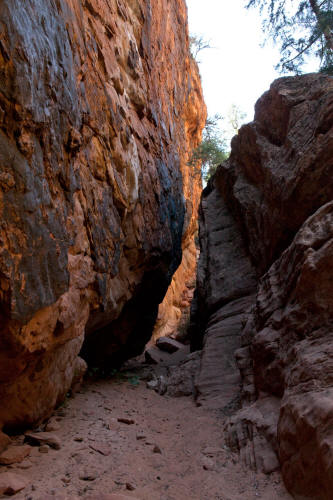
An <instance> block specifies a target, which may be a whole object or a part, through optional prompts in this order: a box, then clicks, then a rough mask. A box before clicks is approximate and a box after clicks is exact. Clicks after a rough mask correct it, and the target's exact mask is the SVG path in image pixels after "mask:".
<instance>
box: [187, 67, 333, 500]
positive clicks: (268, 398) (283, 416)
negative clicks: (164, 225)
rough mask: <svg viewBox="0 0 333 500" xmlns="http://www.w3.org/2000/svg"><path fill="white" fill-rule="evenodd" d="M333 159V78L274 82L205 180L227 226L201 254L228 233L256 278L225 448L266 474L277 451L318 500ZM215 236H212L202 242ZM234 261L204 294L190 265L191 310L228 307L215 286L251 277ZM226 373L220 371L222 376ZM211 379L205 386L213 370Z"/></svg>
mask: <svg viewBox="0 0 333 500" xmlns="http://www.w3.org/2000/svg"><path fill="white" fill-rule="evenodd" d="M332 158H333V80H332V78H330V77H327V76H325V75H317V74H310V75H304V76H302V77H287V78H281V79H278V80H276V81H275V82H274V83H273V84H272V85H271V88H270V90H269V91H268V92H266V93H265V94H264V95H263V96H262V97H261V98H260V99H259V101H258V102H257V104H256V112H255V119H254V121H253V122H252V123H250V124H248V125H245V126H243V127H242V128H241V129H240V131H239V134H238V136H236V137H235V138H234V139H233V141H232V151H231V155H230V158H229V160H228V161H227V162H225V163H224V164H223V165H222V166H221V167H220V168H219V169H218V172H217V174H216V176H215V178H214V180H213V181H212V182H211V186H212V189H213V193H214V196H217V197H218V196H220V197H221V199H222V200H223V203H225V205H226V206H227V207H228V210H229V211H230V213H231V214H232V217H233V219H234V220H235V221H236V226H234V229H233V231H232V233H233V234H232V237H228V236H225V237H223V235H221V239H220V241H216V242H215V244H209V245H208V247H207V249H205V248H203V251H204V255H203V256H202V257H200V259H205V258H206V259H207V256H209V252H210V254H212V253H213V252H214V255H218V252H219V250H220V252H221V253H223V254H224V255H229V254H230V252H231V251H232V246H233V241H234V240H235V238H236V236H235V234H234V232H236V234H237V235H238V237H239V236H241V238H242V241H243V248H244V249H245V254H246V255H247V257H248V258H249V259H250V262H251V263H252V266H253V268H254V270H255V274H256V275H257V287H256V288H257V291H256V294H255V296H254V303H253V306H252V308H251V307H250V309H247V310H246V308H245V307H244V309H243V324H242V325H240V328H239V331H238V334H239V335H241V341H240V343H241V347H240V348H239V349H237V350H236V351H235V352H234V356H235V359H236V362H237V364H238V367H239V370H240V374H241V379H242V392H241V403H242V408H241V410H240V411H239V412H238V413H236V414H234V415H233V416H232V417H231V419H230V421H229V426H228V429H227V433H228V438H227V441H228V444H229V445H230V446H231V447H233V448H236V449H238V450H239V452H240V454H241V457H242V459H243V460H244V462H245V463H247V464H248V465H249V466H251V467H252V468H254V469H262V470H264V471H265V472H270V471H273V470H275V468H276V458H275V456H274V453H275V455H276V457H277V458H278V459H279V461H280V464H281V468H282V474H283V478H284V480H285V483H286V485H287V487H288V489H289V491H290V492H291V493H292V494H293V495H295V496H296V497H297V498H318V499H321V500H328V499H329V498H331V497H332V488H333V484H332V478H333V441H332V424H333V409H332V408H333V407H332V391H333V379H332V362H333V361H332V360H333V350H332V326H333V302H332V297H333V260H332V259H333V218H332V217H333V212H332V210H333V201H332V200H333V181H332V179H333V160H332ZM204 203H206V201H205V194H204V197H203V202H202V206H204ZM201 210H202V209H201ZM222 220H223V219H222V217H220V222H221V223H222ZM216 224H217V223H216ZM206 227H207V226H206V225H205V226H204V228H205V229H204V230H206ZM213 238H214V233H213V232H211V233H210V234H209V235H208V237H206V240H209V239H211V240H212V239H213ZM215 239H216V240H217V239H218V238H217V236H215ZM228 244H229V246H228ZM213 247H214V248H213ZM215 247H217V248H215ZM235 253H237V252H235ZM205 256H206V257H205ZM208 260H209V259H208ZM238 260H239V263H238V265H237V259H236V260H235V263H234V264H233V265H232V266H231V265H230V264H229V262H228V261H226V264H225V265H224V267H223V268H222V269H221V275H223V276H224V279H223V281H222V282H221V284H220V285H219V286H217V287H214V288H212V287H211V288H209V287H210V285H209V282H208V285H207V286H205V285H204V286H202V283H203V284H205V277H207V276H209V274H207V271H205V274H204V275H203V276H200V269H201V268H200V267H199V275H198V285H199V286H198V289H197V297H198V303H197V305H196V308H197V310H201V311H204V310H205V305H207V304H209V303H210V301H212V300H213V301H214V302H215V303H218V301H219V300H221V302H220V304H221V306H222V307H225V304H224V300H225V285H224V283H226V282H228V281H229V282H232V280H233V281H234V280H236V279H238V280H240V279H241V278H240V276H243V279H244V278H245V276H246V275H247V276H248V273H245V274H244V273H242V271H241V270H242V268H243V262H244V257H242V258H239V259H238ZM237 270H239V272H238V273H237ZM214 279H216V278H214ZM218 290H220V291H219V292H218ZM202 297H204V301H203V300H202ZM219 297H220V299H219ZM212 298H213V299H212ZM200 308H201V309H200ZM220 310H223V309H221V307H220V306H219V307H218V311H217V312H216V311H214V310H213V311H212V312H211V313H210V314H209V315H208V318H207V317H206V318H205V321H204V323H203V324H202V327H201V330H200V331H198V330H197V331H194V333H195V334H196V336H194V340H195V342H196V343H199V342H200V338H201V342H202V337H203V334H204V339H203V345H204V354H203V358H202V360H203V359H204V355H205V343H206V342H207V341H208V342H209V334H208V333H209V325H210V323H211V322H212V321H214V317H216V315H220V312H219V311H220ZM218 329H219V331H220V332H219V333H218V335H220V336H221V335H222V334H223V330H222V329H221V328H218ZM216 345H217V344H216ZM212 352H214V358H215V361H214V366H215V365H217V364H218V361H217V360H218V359H220V365H222V364H223V363H225V361H224V359H225V352H226V351H225V346H224V345H223V344H222V343H221V345H220V350H219V354H218V353H217V352H216V350H215V351H214V350H213V351H212ZM233 362H234V359H231V356H230V358H229V363H230V364H232V363H233ZM208 367H209V365H208ZM202 369H203V366H202V368H201V370H202ZM226 375H228V373H227V372H226ZM223 376H224V374H223V373H219V379H221V378H222V379H223ZM211 378H212V379H213V382H212V383H211V384H210V387H214V386H216V381H215V380H214V378H213V372H212V377H211ZM208 382H209V381H207V387H208V388H207V389H205V391H206V394H207V395H208V396H209V383H208ZM219 385H220V386H221V389H220V393H221V395H222V396H223V388H222V384H221V383H220V384H219ZM221 402H222V403H223V404H224V402H225V400H224V399H223V397H221ZM223 404H221V406H222V407H223Z"/></svg>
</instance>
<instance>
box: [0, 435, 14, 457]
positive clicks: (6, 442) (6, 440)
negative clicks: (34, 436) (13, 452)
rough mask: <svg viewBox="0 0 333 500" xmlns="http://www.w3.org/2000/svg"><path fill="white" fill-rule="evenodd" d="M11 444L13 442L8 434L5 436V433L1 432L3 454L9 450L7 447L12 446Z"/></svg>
mask: <svg viewBox="0 0 333 500" xmlns="http://www.w3.org/2000/svg"><path fill="white" fill-rule="evenodd" d="M11 442H12V440H11V439H10V437H9V436H7V434H5V433H4V432H1V431H0V453H2V452H3V451H4V450H5V449H6V448H7V446H9V445H10V443H11Z"/></svg>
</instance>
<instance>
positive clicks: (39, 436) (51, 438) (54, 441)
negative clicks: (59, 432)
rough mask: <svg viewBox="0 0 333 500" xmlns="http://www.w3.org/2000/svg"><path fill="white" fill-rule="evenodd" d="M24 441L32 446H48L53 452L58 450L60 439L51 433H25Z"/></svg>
mask: <svg viewBox="0 0 333 500" xmlns="http://www.w3.org/2000/svg"><path fill="white" fill-rule="evenodd" d="M25 440H26V441H27V442H28V443H31V444H32V445H38V444H48V445H49V446H50V447H51V448H54V449H55V450H60V448H61V443H60V439H59V438H58V437H57V436H56V435H55V434H52V433H51V432H26V433H25Z"/></svg>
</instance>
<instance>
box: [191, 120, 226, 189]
mask: <svg viewBox="0 0 333 500" xmlns="http://www.w3.org/2000/svg"><path fill="white" fill-rule="evenodd" d="M221 119H222V118H221V116H220V115H214V116H213V117H208V118H207V120H206V125H205V128H204V130H203V134H202V141H201V143H200V144H199V146H198V147H197V148H196V149H195V150H194V151H193V152H192V156H191V159H190V162H189V163H190V165H192V166H197V165H201V173H202V178H203V179H204V181H207V180H208V179H209V177H211V176H212V175H213V174H214V173H215V170H216V168H217V166H218V165H219V164H220V163H222V162H223V161H224V160H226V159H227V158H228V156H229V154H228V153H227V151H226V143H225V140H224V139H223V137H222V132H221V130H220V129H219V121H220V120H221Z"/></svg>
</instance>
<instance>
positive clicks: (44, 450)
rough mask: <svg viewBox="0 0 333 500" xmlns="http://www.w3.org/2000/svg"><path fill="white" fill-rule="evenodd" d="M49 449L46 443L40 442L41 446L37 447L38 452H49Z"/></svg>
mask: <svg viewBox="0 0 333 500" xmlns="http://www.w3.org/2000/svg"><path fill="white" fill-rule="evenodd" d="M49 449H50V447H49V445H47V444H42V446H40V447H39V448H38V450H39V453H48V452H49Z"/></svg>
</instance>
